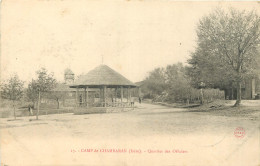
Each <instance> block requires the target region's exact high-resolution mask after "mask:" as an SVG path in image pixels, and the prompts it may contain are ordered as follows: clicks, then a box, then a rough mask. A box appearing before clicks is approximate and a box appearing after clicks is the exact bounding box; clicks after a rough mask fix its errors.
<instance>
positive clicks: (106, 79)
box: [70, 65, 136, 88]
mask: <svg viewBox="0 0 260 166" xmlns="http://www.w3.org/2000/svg"><path fill="white" fill-rule="evenodd" d="M86 86H88V87H90V88H98V87H102V86H107V87H108V88H109V87H110V88H111V87H118V86H123V87H136V85H135V84H134V83H133V82H131V81H129V80H128V79H127V78H125V77H124V76H122V75H121V74H119V73H118V72H116V71H114V70H113V69H111V68H110V67H108V66H107V65H100V66H98V67H96V68H95V69H93V70H91V71H90V72H88V73H87V74H86V75H82V76H80V77H79V78H78V79H77V80H75V83H74V84H73V85H70V87H71V88H75V87H86Z"/></svg>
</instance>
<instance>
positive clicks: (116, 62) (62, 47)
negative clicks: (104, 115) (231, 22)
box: [1, 0, 260, 82]
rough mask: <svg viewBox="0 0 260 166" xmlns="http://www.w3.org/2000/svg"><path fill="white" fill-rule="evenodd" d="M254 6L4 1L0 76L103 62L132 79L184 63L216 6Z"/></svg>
mask: <svg viewBox="0 0 260 166" xmlns="http://www.w3.org/2000/svg"><path fill="white" fill-rule="evenodd" d="M231 6H233V7H235V8H240V9H256V10H258V11H259V6H260V5H258V4H257V2H228V3H224V2H173V1H166V0H161V1H159V0H157V1H148V0H147V1H135V0H134V1H109V2H108V1H105V0H50V1H47V0H38V1H31V0H8V1H7V0H5V1H3V2H2V9H1V77H2V79H6V78H8V77H9V76H10V75H11V74H13V73H17V74H18V76H19V77H20V78H21V79H22V80H24V81H27V82H28V81H30V80H31V79H32V78H35V71H36V70H38V69H40V68H41V67H45V68H47V70H48V71H50V72H54V74H55V77H56V78H57V79H58V80H59V81H63V72H64V70H65V69H66V68H70V69H71V70H72V71H73V72H74V73H75V74H76V75H79V74H82V73H87V72H88V71H90V70H91V69H93V68H95V67H96V66H98V65H100V64H102V56H103V57H104V64H106V65H108V66H110V67H111V68H113V69H115V70H117V71H118V72H119V73H121V74H123V75H124V76H125V77H127V78H128V79H130V80H131V81H133V82H136V81H140V80H142V79H144V78H145V77H146V76H147V73H148V72H149V71H151V70H153V69H154V68H156V67H165V66H166V65H168V64H173V63H177V62H183V63H185V62H186V61H187V59H188V58H189V56H190V52H192V51H193V50H194V48H195V46H196V25H197V23H198V21H199V19H200V18H201V17H202V16H204V15H207V14H208V13H209V12H210V11H212V9H214V8H216V7H224V8H228V7H231Z"/></svg>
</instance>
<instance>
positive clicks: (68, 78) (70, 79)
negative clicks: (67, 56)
mask: <svg viewBox="0 0 260 166" xmlns="http://www.w3.org/2000/svg"><path fill="white" fill-rule="evenodd" d="M64 80H65V84H73V83H74V73H73V72H72V71H71V70H70V69H68V68H67V69H66V70H65V71H64Z"/></svg>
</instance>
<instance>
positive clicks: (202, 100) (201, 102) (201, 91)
mask: <svg viewBox="0 0 260 166" xmlns="http://www.w3.org/2000/svg"><path fill="white" fill-rule="evenodd" d="M200 95H201V101H200V104H204V99H203V90H202V88H201V89H200Z"/></svg>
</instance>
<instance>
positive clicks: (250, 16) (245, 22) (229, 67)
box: [189, 8, 260, 105]
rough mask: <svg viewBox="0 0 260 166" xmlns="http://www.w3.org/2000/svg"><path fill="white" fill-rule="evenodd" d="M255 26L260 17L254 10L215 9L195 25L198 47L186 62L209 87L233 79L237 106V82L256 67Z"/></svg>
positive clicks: (259, 35)
mask: <svg viewBox="0 0 260 166" xmlns="http://www.w3.org/2000/svg"><path fill="white" fill-rule="evenodd" d="M259 27H260V17H259V16H258V15H257V13H256V12H255V11H250V12H247V11H245V10H244V11H239V10H236V9H232V8H231V9H230V10H229V11H228V12H226V11H224V10H222V9H216V10H215V11H214V12H212V13H211V14H209V15H208V16H205V17H203V18H202V19H201V20H200V22H199V24H198V27H197V36H198V42H197V43H198V47H197V49H196V51H195V52H194V53H193V55H192V59H191V60H190V61H189V63H190V64H191V65H192V68H193V69H194V71H193V72H190V75H191V76H192V77H193V79H194V78H196V77H197V78H198V79H200V80H203V81H205V82H207V85H208V86H211V87H220V88H221V87H223V86H226V85H227V84H229V83H230V82H232V81H235V82H236V83H237V102H236V105H239V104H240V101H241V82H242V80H243V79H244V78H245V77H246V76H248V75H250V74H252V73H253V71H254V70H255V69H256V68H257V64H256V63H255V62H256V61H255V59H256V56H259V53H258V50H257V47H258V46H259V43H260V28H259ZM197 81H198V80H197ZM221 82H223V85H221Z"/></svg>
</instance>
